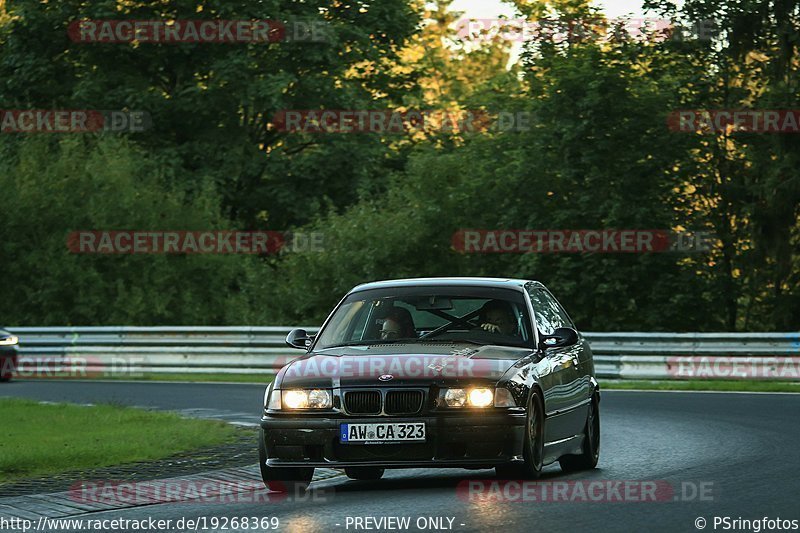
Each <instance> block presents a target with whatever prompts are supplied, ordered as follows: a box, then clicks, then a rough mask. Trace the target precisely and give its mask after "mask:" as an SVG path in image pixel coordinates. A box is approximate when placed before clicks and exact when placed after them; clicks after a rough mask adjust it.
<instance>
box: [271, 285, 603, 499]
mask: <svg viewBox="0 0 800 533" xmlns="http://www.w3.org/2000/svg"><path fill="white" fill-rule="evenodd" d="M287 343H288V344H289V345H290V346H292V347H295V348H299V349H303V350H306V351H307V353H306V354H305V355H304V356H302V357H300V358H298V359H296V360H294V361H293V362H291V363H290V364H288V365H286V366H285V367H283V368H282V369H281V370H280V371H279V372H278V374H277V376H276V378H275V380H274V382H273V383H272V384H270V386H269V387H268V388H267V389H266V391H265V396H264V410H263V415H262V418H261V431H260V439H259V441H260V442H259V455H260V466H261V474H262V477H263V479H264V482H265V484H266V485H267V486H268V487H269V488H270V489H274V490H285V489H286V488H287V487H288V486H296V485H300V486H305V485H306V484H308V483H309V482H310V480H311V478H312V475H313V473H314V468H315V467H327V468H342V469H344V470H345V473H346V474H347V475H348V476H349V477H351V478H353V479H379V478H380V477H381V476H382V475H383V473H384V469H386V468H420V467H464V468H473V469H478V468H487V469H488V468H494V469H495V470H496V473H497V475H498V476H500V477H506V478H514V479H519V478H535V477H538V475H539V473H540V472H541V470H542V468H543V467H544V466H546V465H548V464H551V463H554V462H556V461H558V462H559V463H560V465H561V468H562V469H563V470H565V471H575V470H582V469H591V468H594V467H595V466H596V464H597V461H598V457H599V446H600V422H599V420H600V418H599V401H600V393H599V387H598V383H597V380H596V379H595V376H594V363H593V360H592V352H591V350H590V348H589V345H588V343H587V341H586V340H585V339H584V338H583V336H582V335H581V334H580V333H578V332H577V331H576V329H575V325H574V323H573V322H572V320H571V319H570V317H569V315H568V314H567V313H566V311H565V310H564V309H563V308H562V307H561V305H560V304H559V303H558V301H556V299H555V298H554V297H553V296H552V294H551V293H550V292H549V291H548V290H547V288H545V286H544V285H542V284H541V283H539V282H536V281H526V280H513V279H492V278H446V279H445V278H427V279H407V280H396V281H382V282H375V283H368V284H365V285H360V286H358V287H355V288H354V289H352V290H351V291H350V292H349V293H348V294H347V295H346V296H345V297H344V299H343V300H341V302H340V303H339V304H338V305H337V306H336V308H335V309H334V311H333V312H332V313H331V314H330V316H329V317H328V318H327V320H326V321H325V323H324V324H323V326H322V328H321V329H320V331H319V333H318V334H317V335H315V336H309V335H308V334H307V332H306V331H304V330H301V329H296V330H293V331H292V332H291V333H290V334H289V336H288V337H287Z"/></svg>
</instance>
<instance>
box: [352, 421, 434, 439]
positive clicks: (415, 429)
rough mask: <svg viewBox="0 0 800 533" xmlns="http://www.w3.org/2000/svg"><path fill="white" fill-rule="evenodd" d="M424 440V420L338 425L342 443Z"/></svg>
mask: <svg viewBox="0 0 800 533" xmlns="http://www.w3.org/2000/svg"><path fill="white" fill-rule="evenodd" d="M424 441H425V423H424V422H393V423H383V424H341V425H340V426H339V442H341V443H343V444H384V443H387V442H424Z"/></svg>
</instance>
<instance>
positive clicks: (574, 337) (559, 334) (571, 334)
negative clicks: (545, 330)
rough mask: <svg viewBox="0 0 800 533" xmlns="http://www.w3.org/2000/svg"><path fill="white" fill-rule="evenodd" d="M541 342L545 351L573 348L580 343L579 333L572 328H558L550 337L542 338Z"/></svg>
mask: <svg viewBox="0 0 800 533" xmlns="http://www.w3.org/2000/svg"><path fill="white" fill-rule="evenodd" d="M540 341H541V343H542V349H543V350H547V349H548V348H563V347H565V346H572V345H573V344H575V343H576V342H578V332H577V331H575V330H574V329H572V328H557V329H556V330H555V331H554V332H553V333H551V334H550V335H545V336H543V337H541V338H540Z"/></svg>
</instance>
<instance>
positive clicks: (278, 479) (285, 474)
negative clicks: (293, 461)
mask: <svg viewBox="0 0 800 533" xmlns="http://www.w3.org/2000/svg"><path fill="white" fill-rule="evenodd" d="M258 467H259V469H260V470H261V479H262V481H264V485H265V486H266V487H267V488H268V489H269V490H272V491H275V492H288V493H292V494H297V493H301V492H305V490H306V489H307V488H308V484H309V483H311V478H313V477H314V467H305V466H300V467H296V466H291V467H276V466H267V446H266V443H265V442H264V430H263V429H261V430H259V431H258Z"/></svg>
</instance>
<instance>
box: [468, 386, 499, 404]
mask: <svg viewBox="0 0 800 533" xmlns="http://www.w3.org/2000/svg"><path fill="white" fill-rule="evenodd" d="M493 403H494V392H492V389H472V390H471V391H469V404H470V405H471V406H473V407H489V406H490V405H492V404H493Z"/></svg>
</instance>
